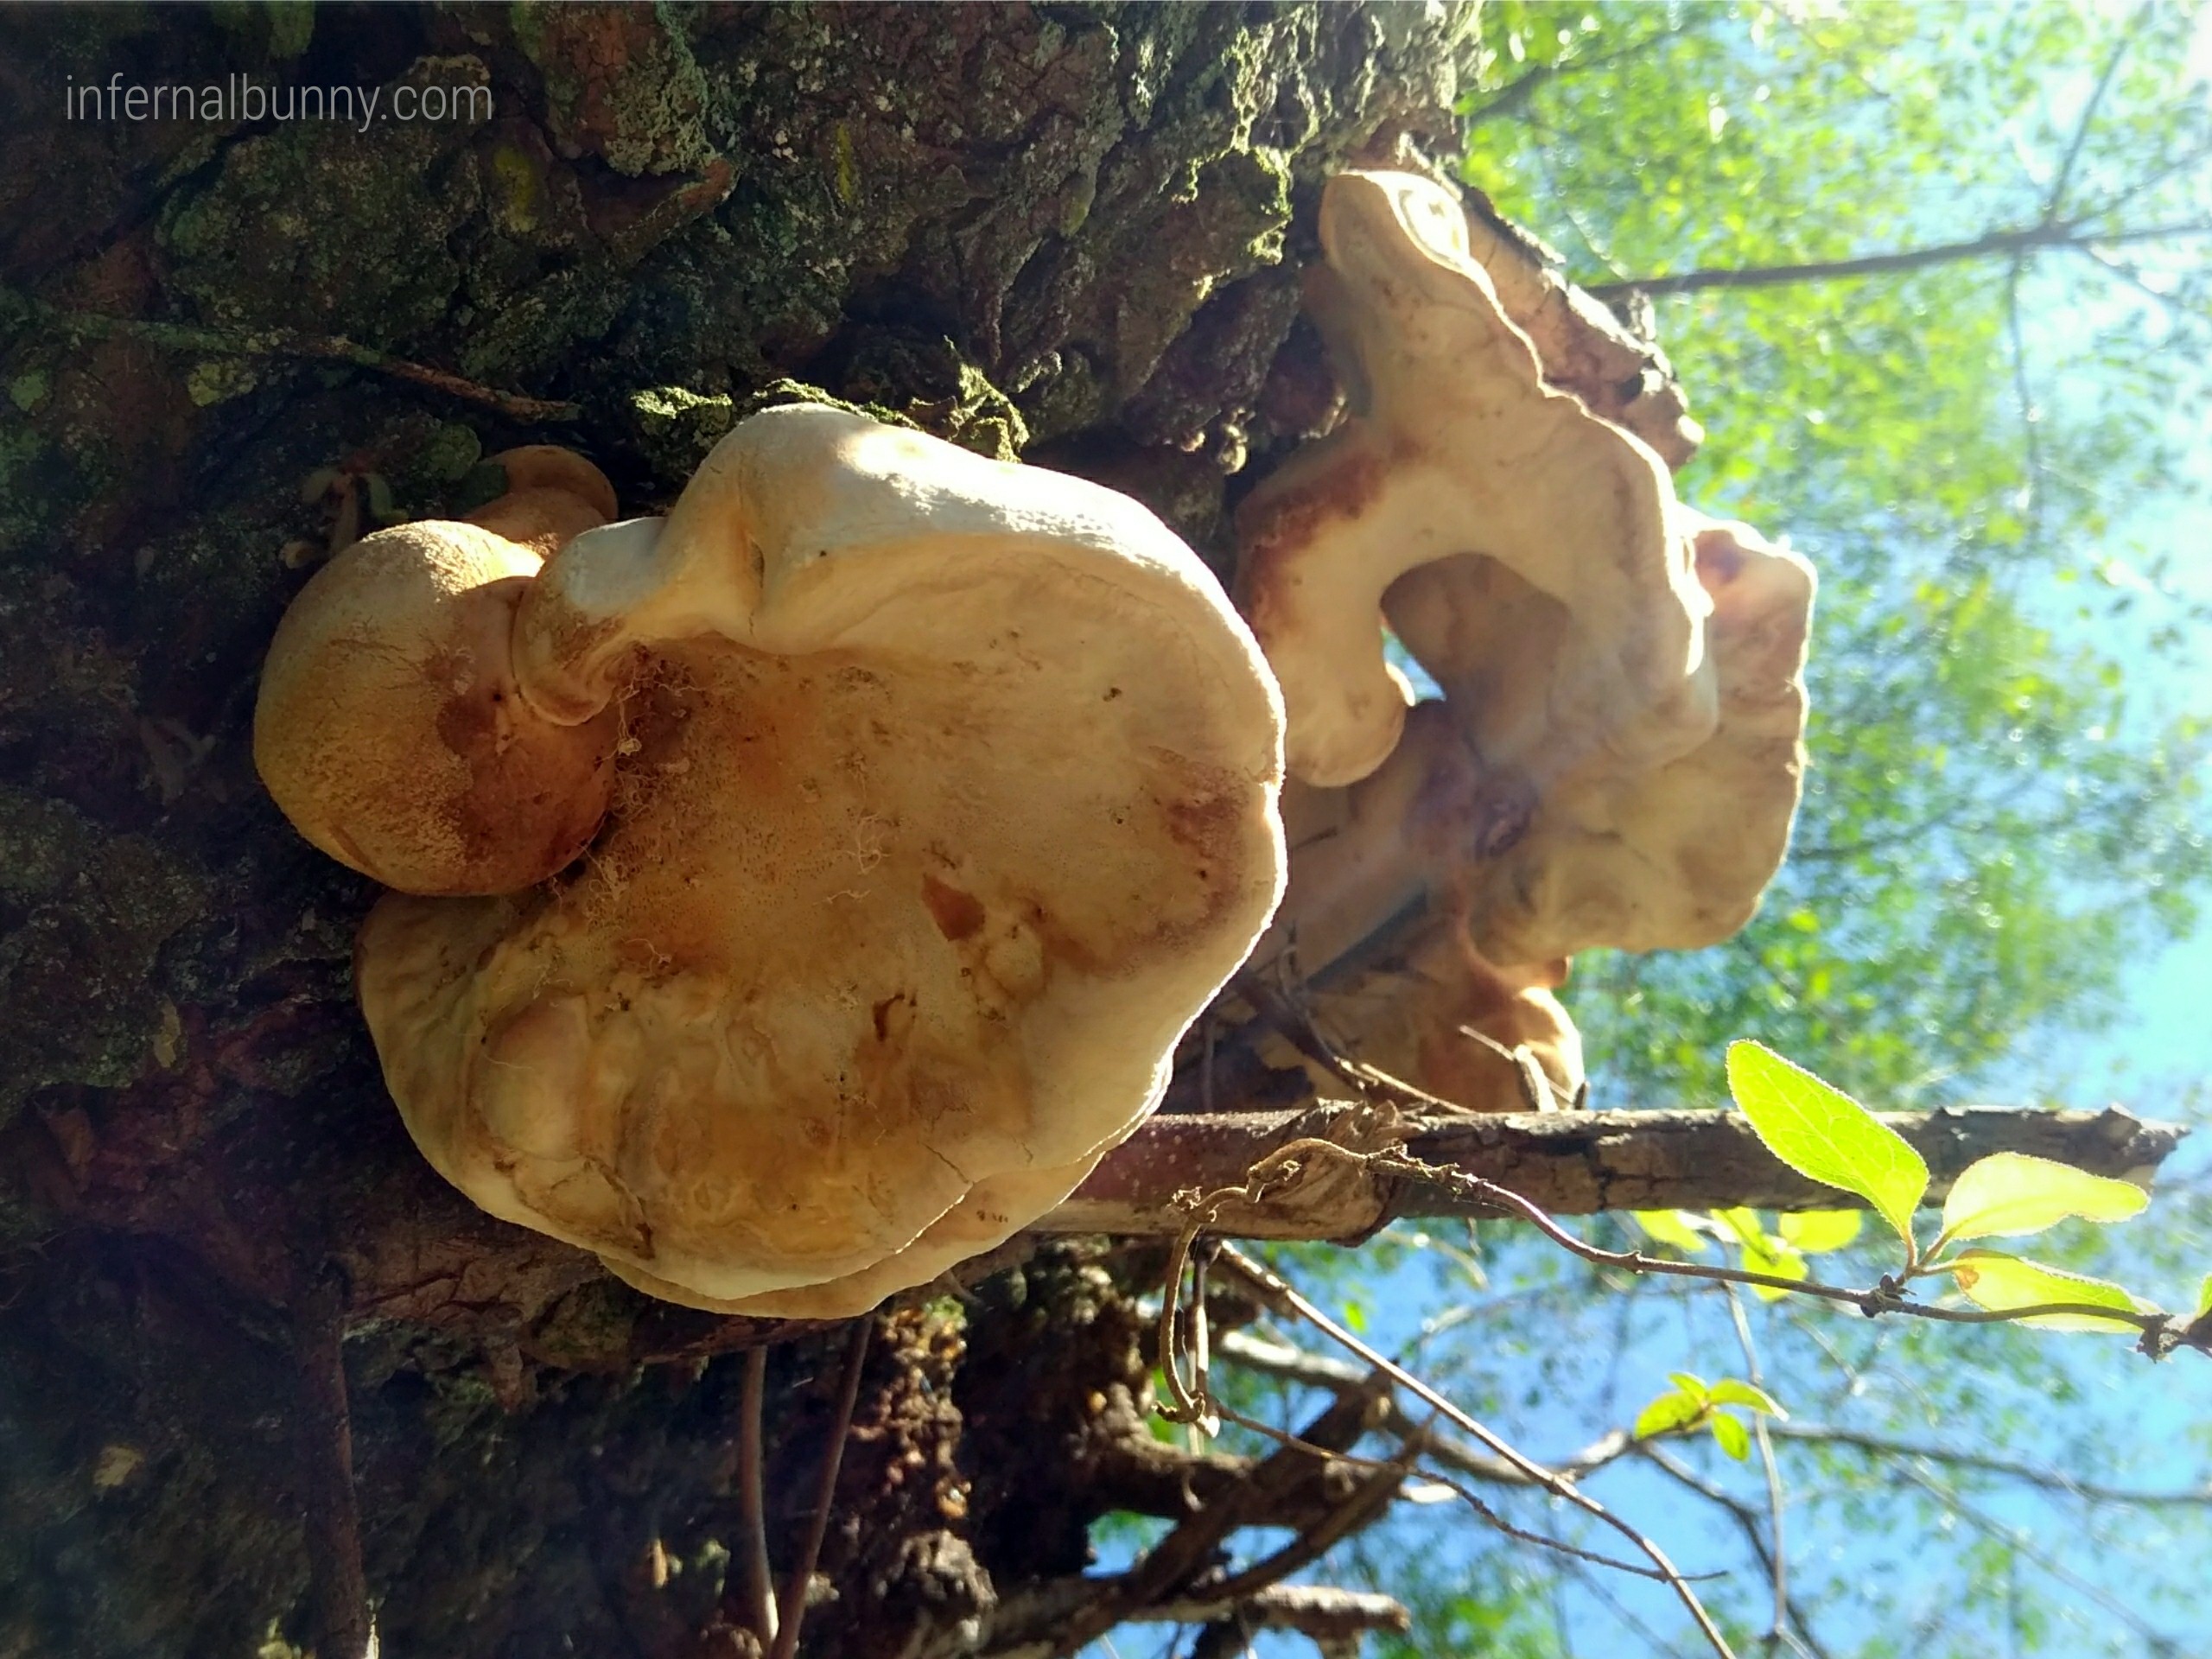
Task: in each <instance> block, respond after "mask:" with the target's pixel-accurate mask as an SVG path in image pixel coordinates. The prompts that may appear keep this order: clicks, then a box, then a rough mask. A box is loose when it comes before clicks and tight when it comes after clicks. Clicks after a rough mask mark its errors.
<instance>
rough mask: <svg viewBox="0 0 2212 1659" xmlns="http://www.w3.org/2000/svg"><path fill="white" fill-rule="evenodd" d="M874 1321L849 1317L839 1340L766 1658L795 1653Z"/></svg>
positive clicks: (783, 1657) (779, 1658)
mask: <svg viewBox="0 0 2212 1659" xmlns="http://www.w3.org/2000/svg"><path fill="white" fill-rule="evenodd" d="M874 1328H875V1321H874V1319H873V1318H872V1317H871V1316H869V1315H868V1314H862V1315H861V1317H860V1318H859V1319H855V1320H854V1321H853V1333H852V1336H851V1338H850V1339H849V1341H848V1342H847V1343H846V1344H845V1372H844V1376H843V1379H842V1382H841V1383H839V1385H838V1389H837V1409H836V1414H835V1415H834V1416H832V1417H831V1418H830V1420H829V1445H828V1446H827V1447H825V1448H824V1449H823V1453H822V1478H821V1479H820V1481H819V1482H817V1484H816V1486H815V1489H814V1514H813V1515H812V1516H810V1518H809V1520H808V1522H807V1524H806V1542H805V1545H804V1548H801V1550H800V1551H799V1555H798V1560H796V1561H795V1562H793V1563H792V1565H791V1579H790V1581H789V1582H788V1583H786V1584H785V1586H784V1602H783V1606H782V1608H781V1609H780V1611H779V1617H778V1619H777V1630H776V1643H775V1646H774V1647H773V1648H772V1649H769V1659H791V1656H792V1655H793V1654H795V1653H797V1652H798V1631H799V1625H800V1624H801V1623H802V1622H804V1619H805V1618H806V1592H807V1587H808V1586H810V1584H811V1583H812V1582H813V1581H814V1566H815V1563H816V1562H817V1561H819V1560H821V1559H822V1541H823V1538H825V1537H827V1536H828V1535H829V1507H830V1505H831V1504H832V1503H834V1502H835V1501H836V1497H837V1471H838V1470H840V1469H841V1468H842V1467H843V1466H844V1462H845V1440H846V1437H847V1436H848V1435H849V1433H851V1432H852V1427H853V1407H854V1405H855V1402H857V1401H858V1400H859V1399H860V1395H861V1370H862V1369H863V1368H864V1367H865V1366H866V1365H867V1363H868V1337H869V1335H870V1333H871V1332H873V1331H874Z"/></svg>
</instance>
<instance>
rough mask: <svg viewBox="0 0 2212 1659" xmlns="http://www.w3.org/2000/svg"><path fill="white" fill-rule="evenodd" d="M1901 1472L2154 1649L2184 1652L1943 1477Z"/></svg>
mask: <svg viewBox="0 0 2212 1659" xmlns="http://www.w3.org/2000/svg"><path fill="white" fill-rule="evenodd" d="M1900 1472H1902V1473H1903V1474H1904V1478H1906V1479H1907V1480H1909V1481H1910V1482H1911V1483H1912V1484H1914V1485H1916V1486H1917V1487H1919V1488H1920V1489H1921V1491H1924V1492H1926V1493H1927V1494H1928V1495H1929V1497H1932V1498H1934V1499H1935V1500H1936V1503H1940V1504H1942V1506H1943V1507H1944V1508H1945V1509H1947V1510H1950V1511H1951V1513H1952V1514H1954V1515H1955V1516H1958V1517H1959V1518H1960V1519H1961V1521H1964V1522H1967V1524H1968V1525H1969V1526H1972V1527H1974V1528H1975V1529H1977V1530H1979V1531H1981V1532H1984V1533H1986V1534H1987V1535H1989V1536H1990V1537H1992V1538H1994V1539H1996V1540H1997V1541H1999V1542H2000V1543H2002V1544H2004V1545H2005V1547H2006V1548H2009V1549H2012V1550H2014V1551H2017V1552H2018V1554H2021V1555H2023V1556H2024V1557H2025V1558H2026V1559H2027V1560H2031V1561H2033V1562H2034V1563H2035V1564H2036V1565H2037V1567H2041V1568H2042V1569H2043V1570H2044V1572H2046V1573H2050V1576H2051V1577H2052V1578H2054V1579H2056V1580H2058V1581H2059V1582H2060V1583H2061V1584H2063V1585H2064V1586H2067V1587H2068V1588H2069V1589H2070V1590H2072V1591H2074V1592H2075V1593H2076V1594H2078V1595H2081V1596H2084V1597H2086V1598H2088V1600H2090V1601H2092V1602H2094V1604H2095V1605H2097V1606H2099V1607H2101V1608H2102V1609H2104V1611H2106V1612H2107V1613H2109V1614H2111V1615H2112V1617H2113V1618H2116V1619H2118V1620H2119V1621H2120V1623H2121V1624H2125V1625H2126V1626H2127V1628H2128V1629H2129V1630H2133V1631H2134V1632H2135V1633H2136V1635H2138V1636H2139V1637H2142V1638H2143V1643H2144V1645H2145V1647H2147V1648H2149V1649H2150V1650H2151V1651H2152V1653H2154V1654H2159V1655H2165V1656H2177V1655H2179V1653H2180V1652H2181V1649H2180V1648H2179V1647H2178V1646H2177V1644H2176V1643H2175V1642H2174V1639H2173V1638H2172V1637H2170V1636H2167V1635H2165V1634H2164V1632H2162V1631H2160V1630H2158V1629H2157V1628H2156V1627H2155V1626H2153V1625H2152V1624H2146V1623H2145V1621H2144V1619H2143V1617H2142V1615H2141V1614H2139V1613H2138V1612H2137V1611H2135V1610H2134V1609H2133V1608H2132V1607H2130V1606H2128V1605H2127V1604H2126V1603H2125V1602H2123V1601H2121V1600H2120V1598H2118V1597H2117V1596H2114V1595H2113V1594H2111V1593H2110V1592H2107V1590H2106V1589H2104V1587H2103V1586H2101V1585H2097V1584H2094V1583H2092V1582H2091V1581H2090V1580H2088V1579H2085V1578H2083V1577H2082V1575H2081V1574H2080V1573H2075V1571H2073V1570H2072V1569H2071V1568H2070V1567H2067V1566H2066V1564H2065V1563H2064V1562H2063V1561H2061V1560H2057V1559H2056V1557H2055V1556H2052V1555H2051V1554H2049V1553H2047V1552H2046V1551H2044V1550H2042V1549H2039V1548H2037V1547H2036V1544H2035V1541H2034V1540H2032V1539H2031V1538H2030V1537H2029V1536H2028V1535H2026V1534H2025V1533H2024V1532H2022V1531H2021V1530H2020V1529H2018V1528H2017V1527H2008V1526H2006V1525H2005V1523H2004V1522H2002V1521H1999V1520H1998V1519H1997V1518H1996V1517H1995V1516H1989V1515H1985V1514H1983V1513H1982V1512H1981V1511H1980V1510H1978V1509H1976V1508H1975V1507H1974V1505H1973V1504H1971V1503H1967V1501H1966V1500H1965V1499H1964V1498H1962V1497H1960V1496H1959V1495H1958V1494H1957V1493H1956V1492H1955V1491H1951V1490H1950V1489H1949V1488H1948V1487H1946V1486H1944V1485H1943V1484H1942V1483H1941V1482H1940V1481H1937V1480H1936V1479H1934V1478H1931V1477H1929V1476H1928V1475H1925V1474H1923V1473H1921V1472H1920V1471H1917V1470H1915V1469H1912V1468H1910V1467H1907V1468H1905V1469H1904V1470H1902V1471H1900Z"/></svg>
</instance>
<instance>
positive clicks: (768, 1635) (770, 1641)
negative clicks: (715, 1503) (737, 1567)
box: [737, 1347, 776, 1652]
mask: <svg viewBox="0 0 2212 1659" xmlns="http://www.w3.org/2000/svg"><path fill="white" fill-rule="evenodd" d="M767 1391H768V1351H767V1349H766V1347H760V1348H753V1349H749V1350H747V1352H746V1356H745V1388H744V1391H743V1393H742V1394H741V1395H740V1396H739V1401H738V1425H737V1485H738V1501H739V1503H740V1504H741V1506H742V1508H743V1511H744V1516H745V1533H746V1537H745V1618H746V1625H747V1628H748V1629H749V1630H752V1632H753V1634H754V1635H755V1636H757V1637H760V1647H761V1650H762V1651H763V1652H766V1651H767V1650H768V1649H772V1648H773V1647H774V1646H775V1643H776V1581H775V1577H774V1573H773V1572H772V1569H771V1568H770V1567H769V1565H768V1520H767V1502H766V1497H765V1491H766V1473H765V1471H764V1469H763V1467H762V1465H763V1462H764V1459H763V1458H762V1456H761V1451H760V1414H761V1406H762V1401H763V1399H764V1397H765V1396H766V1394H767Z"/></svg>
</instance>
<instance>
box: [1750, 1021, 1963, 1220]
mask: <svg viewBox="0 0 2212 1659" xmlns="http://www.w3.org/2000/svg"><path fill="white" fill-rule="evenodd" d="M1728 1088H1729V1092H1730V1093H1732V1094H1733V1095H1734V1096H1735V1097H1736V1103H1737V1104H1738V1106H1740V1107H1742V1108H1743V1109H1744V1116H1746V1117H1748V1118H1750V1119H1751V1127H1752V1128H1754V1129H1756V1130H1757V1131H1758V1137H1759V1139H1760V1140H1762V1141H1764V1142H1766V1148H1767V1150H1768V1151H1769V1152H1770V1153H1772V1154H1774V1155H1775V1156H1776V1157H1777V1158H1779V1159H1780V1160H1782V1161H1783V1163H1785V1164H1787V1165H1789V1167H1790V1168H1792V1169H1794V1170H1796V1172H1797V1173H1799V1174H1800V1175H1803V1176H1805V1177H1807V1178H1808V1179H1811V1180H1815V1181H1819V1182H1820V1183H1821V1184H1822V1185H1826V1186H1840V1187H1841V1188H1843V1190H1844V1191H1846V1192H1856V1193H1857V1194H1859V1197H1860V1198H1864V1199H1866V1202H1867V1203H1869V1204H1871V1205H1873V1206H1874V1209H1875V1211H1877V1213H1878V1214H1879V1215H1880V1216H1881V1217H1882V1219H1883V1220H1885V1221H1886V1222H1888V1223H1889V1224H1890V1225H1891V1226H1892V1227H1894V1228H1895V1229H1897V1236H1898V1237H1900V1238H1902V1239H1904V1241H1905V1243H1906V1246H1907V1248H1908V1249H1910V1247H1911V1244H1912V1212H1913V1211H1915V1210H1916V1209H1917V1208H1918V1207H1919V1205H1920V1200H1921V1197H1922V1195H1923V1194H1924V1193H1925V1192H1927V1191H1928V1165H1927V1163H1926V1161H1925V1160H1923V1158H1922V1157H1921V1155H1920V1154H1918V1153H1916V1152H1915V1151H1914V1150H1913V1149H1912V1148H1911V1147H1910V1146H1908V1145H1907V1144H1906V1143H1905V1139H1904V1136H1903V1135H1899V1134H1898V1133H1897V1131H1896V1130H1895V1129H1893V1128H1890V1127H1889V1126H1888V1125H1887V1124H1885V1123H1882V1122H1878V1121H1877V1120H1876V1119H1875V1117H1874V1115H1873V1114H1872V1112H1870V1111H1868V1110H1867V1109H1866V1108H1865V1107H1864V1106H1861V1105H1860V1104H1859V1103H1858V1102H1857V1101H1855V1100H1853V1099H1852V1097H1851V1096H1848V1095H1847V1094H1845V1093H1844V1092H1843V1091H1842V1090H1840V1089H1834V1088H1831V1087H1830V1086H1829V1085H1828V1084H1825V1083H1823V1082H1821V1079H1820V1078H1818V1077H1815V1076H1814V1075H1813V1074H1812V1073H1811V1072H1809V1071H1806V1070H1804V1069H1803V1068H1802V1067H1801V1066H1796V1065H1791V1064H1790V1063H1789V1061H1788V1060H1785V1059H1783V1058H1782V1057H1781V1056H1780V1055H1779V1054H1777V1053H1775V1052H1773V1051H1772V1050H1771V1049H1768V1048H1764V1047H1762V1046H1760V1045H1758V1043H1754V1042H1747V1041H1740V1040H1739V1041H1737V1042H1733V1043H1731V1044H1729V1046H1728Z"/></svg>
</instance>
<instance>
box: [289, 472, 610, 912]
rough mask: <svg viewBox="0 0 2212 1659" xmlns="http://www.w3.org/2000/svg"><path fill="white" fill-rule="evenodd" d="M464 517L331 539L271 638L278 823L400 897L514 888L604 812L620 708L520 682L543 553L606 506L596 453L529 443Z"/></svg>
mask: <svg viewBox="0 0 2212 1659" xmlns="http://www.w3.org/2000/svg"><path fill="white" fill-rule="evenodd" d="M494 459H495V460H496V461H499V463H500V464H501V465H503V466H504V467H505V468H506V473H507V491H506V493H505V494H504V495H502V496H501V497H500V498H499V499H498V500H496V501H493V503H492V504H491V505H488V506H486V507H485V508H483V509H482V510H481V511H480V512H474V513H472V514H470V515H469V517H468V518H467V519H465V520H461V521H459V522H454V521H449V520H442V519H430V520H426V521H424V522H422V523H419V524H396V525H394V526H392V527H391V529H389V530H380V531H377V532H376V533H375V534H374V535H372V536H367V537H363V538H362V539H361V540H359V541H358V542H355V543H353V545H352V546H350V547H347V548H345V549H343V550H340V552H339V553H338V554H337V555H336V556H334V558H332V560H331V561H330V563H327V564H326V565H324V566H323V567H322V569H320V570H318V571H316V572H315V575H314V577H313V578H312V579H311V580H310V581H309V582H308V585H307V586H306V587H305V588H302V589H301V590H300V593H299V595H298V596H297V597H296V599H295V600H294V601H292V606H291V608H290V609H289V610H288V611H286V612H285V613H284V620H283V622H281V623H280V624H279V625H278V626H277V634H276V637H275V639H272V640H271V641H270V646H269V657H268V659H267V661H265V662H264V664H262V670H261V692H260V697H259V701H258V702H257V704H256V705H255V708H254V716H253V760H254V765H255V766H257V767H258V768H259V770H260V772H261V776H262V779H263V781H264V782H265V783H266V784H267V785H268V786H269V792H270V794H271V795H272V796H274V797H275V798H276V800H277V805H278V806H280V807H282V808H283V811H284V816H285V817H288V818H289V819H290V820H291V821H292V824H293V827H294V828H295V829H298V830H299V832H300V833H301V834H302V835H303V836H306V837H307V838H308V840H309V841H311V842H314V843H315V845H316V846H317V847H319V848H321V849H322V850H323V851H324V852H326V853H327V854H329V855H331V857H333V858H334V859H336V860H338V861H339V862H340V863H341V864H346V865H349V866H351V867H352V868H354V869H357V870H359V871H360V872H361V873H362V874H364V875H369V876H373V877H375V878H376V879H377V880H379V881H381V882H383V883H384V884H385V886H386V887H398V888H401V889H403V890H404V891H406V892H409V893H511V892H513V891H514V890H515V889H517V888H518V887H528V886H530V885H531V883H532V882H534V881H542V880H544V879H545V878H546V877H547V876H549V875H551V874H553V873H554V872H555V871H556V870H558V869H560V868H562V867H563V866H564V865H566V864H569V863H570V862H571V861H574V860H575V856H576V855H577V854H578V853H580V852H582V850H583V849H584V845H585V843H586V842H588V841H589V840H590V839H591V837H592V835H593V832H594V830H596V829H598V827H599V823H600V820H601V818H602V817H605V816H606V812H607V800H608V798H609V791H610V790H611V789H612V787H613V766H612V762H613V756H614V745H615V739H616V734H615V729H614V726H615V722H614V720H613V715H611V714H610V715H608V716H607V718H605V719H601V720H595V721H585V722H582V723H580V724H562V723H560V722H557V721H550V720H547V719H545V718H544V717H543V715H540V714H539V713H538V712H537V710H536V709H534V708H532V707H531V704H530V703H528V702H526V701H524V699H523V697H522V696H520V695H519V693H518V690H517V687H516V684H515V676H514V663H513V660H512V652H511V650H510V648H509V643H508V641H509V635H510V633H511V632H512V627H513V621H514V613H515V607H516V606H517V605H518V603H519V602H520V601H521V598H522V594H523V590H524V588H526V587H527V586H529V584H530V581H531V578H532V577H533V576H535V575H537V571H538V568H539V566H540V565H541V564H543V562H544V560H545V557H546V556H547V555H548V554H550V553H551V552H552V551H553V550H555V549H556V548H557V547H559V546H560V545H561V543H563V542H564V541H566V540H567V539H568V538H569V537H571V536H574V535H575V534H577V533H578V532H579V531H584V530H588V529H590V528H592V527H593V526H594V525H598V524H605V523H606V522H607V520H608V519H609V518H613V516H614V491H613V486H610V485H609V484H608V483H607V480H606V479H605V478H604V477H603V476H601V474H600V471H599V469H598V468H597V467H594V466H593V465H592V464H591V463H590V462H589V461H586V460H584V459H583V458H582V456H581V455H576V454H571V453H570V452H569V451H568V450H565V449H560V448H553V447H552V446H550V445H539V446H537V447H534V448H526V449H511V450H509V451H507V452H506V453H505V454H502V455H499V456H496V457H494Z"/></svg>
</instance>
